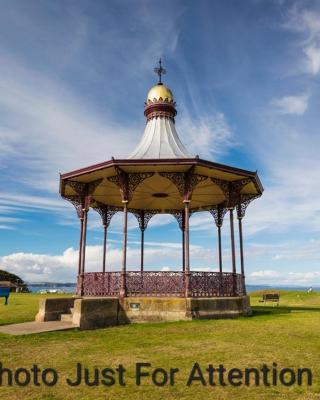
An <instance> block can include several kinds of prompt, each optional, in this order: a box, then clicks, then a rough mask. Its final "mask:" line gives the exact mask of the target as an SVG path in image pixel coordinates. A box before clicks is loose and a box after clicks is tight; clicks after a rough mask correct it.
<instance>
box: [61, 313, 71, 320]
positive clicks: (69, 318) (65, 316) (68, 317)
mask: <svg viewBox="0 0 320 400" xmlns="http://www.w3.org/2000/svg"><path fill="white" fill-rule="evenodd" d="M60 321H62V322H72V314H61V315H60Z"/></svg>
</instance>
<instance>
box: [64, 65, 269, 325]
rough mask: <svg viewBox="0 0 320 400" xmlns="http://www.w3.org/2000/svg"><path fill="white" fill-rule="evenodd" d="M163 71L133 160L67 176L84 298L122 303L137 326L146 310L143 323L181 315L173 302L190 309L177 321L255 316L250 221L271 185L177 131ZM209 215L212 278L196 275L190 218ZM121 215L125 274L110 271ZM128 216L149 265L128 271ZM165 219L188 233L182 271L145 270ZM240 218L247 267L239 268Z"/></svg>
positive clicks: (79, 290) (148, 104) (79, 291)
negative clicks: (93, 217)
mask: <svg viewBox="0 0 320 400" xmlns="http://www.w3.org/2000/svg"><path fill="white" fill-rule="evenodd" d="M155 71H156V72H157V73H158V75H159V82H158V83H157V84H156V85H155V86H153V87H152V88H151V89H150V91H149V93H148V95H147V99H146V102H145V107H144V115H145V117H146V127H145V130H144V133H143V136H142V138H141V140H140V143H139V144H138V146H137V147H136V149H135V150H134V151H133V152H132V154H131V155H130V156H129V157H128V158H127V159H115V158H112V159H111V160H109V161H105V162H102V163H100V164H96V165H92V166H89V167H85V168H81V169H79V170H76V171H72V172H68V173H64V174H62V175H61V176H60V193H61V196H62V197H63V198H65V199H67V200H68V201H70V202H71V203H72V204H73V205H74V207H75V208H76V211H77V215H78V217H79V221H80V245H79V264H78V284H77V295H78V296H79V298H82V299H89V300H90V299H91V300H93V299H94V298H99V299H100V300H101V299H103V298H113V299H114V298H116V299H117V301H118V302H120V304H122V307H123V312H126V315H127V318H128V319H129V320H131V319H133V320H134V319H136V320H139V317H138V315H139V310H140V311H141V312H142V311H143V310H144V311H145V313H144V316H143V317H141V318H140V319H141V320H148V316H149V317H150V316H151V315H155V314H157V312H158V314H157V319H160V320H161V319H168V318H167V317H166V316H168V315H169V314H170V311H171V309H170V307H172V308H173V309H175V307H176V306H173V305H172V304H176V303H174V301H178V302H179V299H180V303H181V302H182V303H181V304H187V305H186V306H183V307H182V308H181V304H180V305H179V307H178V308H179V310H180V311H179V313H178V314H177V313H175V312H173V313H172V315H171V319H175V318H181V315H184V314H185V315H186V317H187V316H189V317H197V316H198V317H204V318H206V317H214V316H216V315H223V316H224V315H227V314H228V313H229V312H230V314H232V315H239V314H247V313H249V312H250V307H249V303H248V297H247V296H246V288H245V268H244V250H243V234H242V220H243V217H244V215H245V211H246V208H247V206H248V204H249V203H250V202H251V201H253V200H254V199H256V198H257V197H259V196H261V195H262V192H263V187H262V185H261V183H260V180H259V177H258V175H257V173H256V172H251V171H247V170H244V169H240V168H235V167H233V166H227V165H222V164H218V163H215V162H212V161H207V160H203V159H201V158H200V157H199V156H191V155H190V154H189V152H188V151H187V149H186V148H185V147H184V145H183V144H182V142H181V140H180V138H179V136H178V133H177V131H176V127H175V116H176V114H177V111H176V103H175V101H174V97H173V94H172V92H171V90H170V89H169V88H168V87H167V86H166V85H164V84H163V83H162V80H161V78H162V75H163V73H165V70H164V68H163V67H162V65H161V61H160V63H159V67H158V68H156V69H155ZM89 210H90V212H92V211H95V212H98V213H99V214H100V216H101V220H102V227H103V233H104V239H103V257H102V260H101V270H100V271H96V272H86V236H87V221H88V217H89V214H90V212H89ZM203 211H209V212H210V213H211V215H212V217H213V218H212V227H213V229H214V227H216V231H217V252H218V255H219V264H218V265H217V266H216V268H215V270H213V271H210V272H207V271H203V272H201V271H192V268H191V266H190V250H189V218H190V216H191V215H192V214H194V213H199V212H203ZM117 212H122V213H123V244H122V265H121V266H120V265H119V270H118V271H110V270H108V252H107V233H108V226H109V223H110V220H111V218H112V217H113V215H114V214H115V213H117ZM128 213H132V214H133V215H135V217H136V218H137V222H138V224H139V227H140V231H141V260H140V265H138V266H137V267H136V268H135V270H134V271H130V270H128V268H127V229H128V228H127V226H128V224H127V222H128ZM164 213H166V214H171V215H173V216H174V217H175V218H176V220H177V222H178V224H179V228H180V230H181V242H182V246H181V248H182V254H181V265H180V266H177V270H175V271H150V270H145V266H144V234H145V230H146V229H147V226H148V222H149V221H150V219H151V218H152V217H153V216H154V215H156V214H164ZM226 217H228V218H229V220H230V238H231V240H230V243H231V248H230V253H231V272H226V271H225V270H224V263H223V257H222V243H221V240H222V238H221V229H222V226H223V222H224V219H225V218H226ZM235 219H236V220H237V225H238V241H239V246H238V247H239V252H240V255H239V256H240V257H239V259H240V266H237V265H236V259H237V255H236V246H235V225H236V224H235ZM154 299H157V302H155V301H154ZM161 299H162V302H163V303H162V305H161ZM186 299H188V302H186V301H185V300H186ZM228 300H229V301H228ZM231 300H233V302H232V301H231ZM210 302H211V303H210ZM155 304H157V305H156V306H155ZM164 304H165V305H164ZM159 307H160V308H159ZM184 307H185V309H184ZM159 310H160V311H159ZM163 310H165V313H163V312H162V311H163ZM175 310H176V309H175ZM181 310H182V312H181ZM173 311H174V310H173ZM130 313H131V314H130ZM134 313H135V314H134ZM132 315H135V317H132V318H131V317H130V316H132ZM141 315H142V314H141ZM169 319H170V318H169Z"/></svg>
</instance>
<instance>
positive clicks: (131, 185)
mask: <svg viewBox="0 0 320 400" xmlns="http://www.w3.org/2000/svg"><path fill="white" fill-rule="evenodd" d="M115 169H116V171H117V175H114V176H111V177H109V178H108V180H109V181H110V182H112V183H114V184H116V185H117V186H118V187H119V188H120V192H121V197H122V200H123V201H128V202H129V201H131V200H132V197H133V194H134V191H135V190H136V188H137V186H138V185H139V184H140V183H141V182H143V181H144V180H145V179H147V178H150V177H151V176H153V175H154V172H138V173H132V174H130V173H127V172H125V171H123V170H122V169H121V168H119V167H117V166H116V167H115Z"/></svg>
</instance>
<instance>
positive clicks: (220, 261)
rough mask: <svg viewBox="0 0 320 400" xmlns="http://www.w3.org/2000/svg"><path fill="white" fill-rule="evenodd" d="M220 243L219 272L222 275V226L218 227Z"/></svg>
mask: <svg viewBox="0 0 320 400" xmlns="http://www.w3.org/2000/svg"><path fill="white" fill-rule="evenodd" d="M218 242H219V272H220V274H222V246H221V226H220V225H219V226H218Z"/></svg>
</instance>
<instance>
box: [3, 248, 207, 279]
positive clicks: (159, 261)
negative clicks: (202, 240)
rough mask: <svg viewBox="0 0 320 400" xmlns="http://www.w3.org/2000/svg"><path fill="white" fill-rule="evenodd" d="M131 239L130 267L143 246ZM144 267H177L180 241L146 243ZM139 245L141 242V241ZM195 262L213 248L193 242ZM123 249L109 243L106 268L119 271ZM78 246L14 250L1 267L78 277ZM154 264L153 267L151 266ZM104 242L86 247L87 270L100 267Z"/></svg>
mask: <svg viewBox="0 0 320 400" xmlns="http://www.w3.org/2000/svg"><path fill="white" fill-rule="evenodd" d="M133 244H134V242H133V243H130V244H129V246H128V249H127V268H128V270H130V269H131V270H137V269H139V265H140V246H133ZM145 244H146V246H145V253H144V260H145V269H146V270H148V269H151V270H154V269H156V270H177V269H179V266H181V259H182V255H181V243H176V244H175V243H161V244H159V243H155V242H146V243H145ZM139 245H140V242H139ZM190 251H191V255H192V258H193V260H194V262H197V261H199V262H201V263H205V264H207V263H208V260H211V259H212V258H213V251H212V250H208V249H205V248H203V247H201V246H190ZM121 261H122V249H121V248H118V247H114V245H113V244H110V243H109V246H108V249H107V269H108V270H111V271H119V270H120V266H121ZM77 263H78V250H77V249H74V248H68V249H66V250H65V251H64V252H63V253H62V254H60V255H49V254H34V253H22V252H21V253H13V254H9V255H6V256H3V257H0V269H3V270H6V271H9V272H12V273H15V274H17V275H19V276H21V277H22V278H23V279H24V280H26V281H29V282H45V281H47V282H50V281H51V282H67V281H71V282H72V281H75V279H76V275H77V268H78V267H77ZM150 266H152V267H150ZM101 269H102V246H100V245H97V246H87V247H86V271H87V272H89V271H101Z"/></svg>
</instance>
